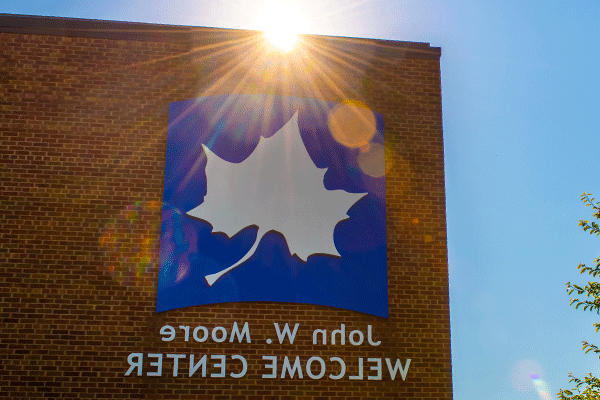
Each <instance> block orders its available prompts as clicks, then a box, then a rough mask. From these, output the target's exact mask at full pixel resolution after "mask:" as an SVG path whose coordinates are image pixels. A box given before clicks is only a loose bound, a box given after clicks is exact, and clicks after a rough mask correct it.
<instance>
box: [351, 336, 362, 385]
mask: <svg viewBox="0 0 600 400" xmlns="http://www.w3.org/2000/svg"><path fill="white" fill-rule="evenodd" d="M352 344H354V343H352ZM349 378H350V379H363V359H362V357H360V358H359V359H358V375H355V376H349Z"/></svg>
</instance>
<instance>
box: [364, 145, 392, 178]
mask: <svg viewBox="0 0 600 400" xmlns="http://www.w3.org/2000/svg"><path fill="white" fill-rule="evenodd" d="M384 153H385V149H384V147H383V145H381V144H379V143H371V144H370V145H367V146H363V147H361V151H360V154H359V155H358V166H359V167H360V169H361V170H362V172H364V173H365V174H367V175H369V176H372V177H373V178H380V177H382V176H384V175H385V158H384Z"/></svg>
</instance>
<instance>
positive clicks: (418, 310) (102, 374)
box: [0, 15, 452, 399]
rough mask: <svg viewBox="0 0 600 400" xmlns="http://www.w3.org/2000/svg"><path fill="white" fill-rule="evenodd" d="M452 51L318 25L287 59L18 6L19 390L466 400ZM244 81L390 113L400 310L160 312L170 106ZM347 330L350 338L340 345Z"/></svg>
mask: <svg viewBox="0 0 600 400" xmlns="http://www.w3.org/2000/svg"><path fill="white" fill-rule="evenodd" d="M439 58H440V49H439V48H435V47H430V46H429V44H426V43H409V42H397V41H383V40H370V39H354V38H339V37H323V36H312V35H307V36H303V37H302V38H301V39H300V43H299V44H298V45H297V47H296V49H295V50H294V51H292V52H291V53H290V54H280V53H278V52H276V51H274V50H273V49H271V47H270V46H269V45H268V43H266V42H265V40H264V39H263V36H262V34H261V33H259V32H252V31H239V30H229V29H215V28H196V27H182V26H166V25H150V24H138V23H124V22H107V21H91V20H75V19H63V18H45V17H27V16H13V15H1V16H0V165H1V167H0V185H1V186H0V188H1V189H0V264H1V265H2V268H1V269H0V316H1V318H2V325H1V328H0V343H1V345H0V357H1V359H2V363H1V365H2V374H1V377H0V397H2V398H11V399H19V398H123V399H131V398H144V399H146V398H147V399H163V398H164V399H175V398H177V399H184V398H185V399H191V398H194V399H206V398H215V399H275V398H281V399H284V398H294V399H296V398H298V399H313V398H319V399H325V398H327V399H340V398H344V399H359V398H365V399H366V398H372V399H375V398H378V399H379V398H381V399H384V398H386V399H387V398H398V399H405V398H415V399H451V398H452V380H451V372H452V371H451V355H450V318H449V304H448V268H447V247H446V219H445V190H444V158H443V155H444V154H443V153H444V151H443V137H442V107H441V84H440V63H439ZM231 93H248V94H253V93H256V94H275V95H284V96H301V97H308V98H316V99H322V100H327V101H333V102H339V103H341V102H344V101H348V100H351V101H357V100H358V101H360V102H362V103H364V104H366V105H367V106H368V107H369V108H370V109H372V110H374V111H377V112H378V113H380V114H382V115H383V116H384V119H385V157H386V160H385V161H386V176H385V179H386V192H387V197H386V207H387V220H386V222H387V238H388V243H387V246H388V247H387V249H388V250H387V254H388V256H387V260H388V261H387V262H388V299H389V318H381V317H375V316H371V315H366V314H361V313H357V312H352V311H347V310H342V309H336V308H331V307H324V306H315V305H305V304H291V303H271V302H260V303H225V304H215V305H204V306H197V307H188V308H184V309H177V310H171V311H165V312H161V313H156V311H155V310H156V282H157V273H158V271H157V268H156V267H144V268H141V269H140V268H139V266H140V265H143V266H148V265H150V266H156V265H158V250H159V239H160V221H161V212H160V204H161V201H162V196H163V180H164V168H165V146H166V134H167V125H168V122H167V117H168V115H167V114H168V106H169V104H170V103H171V102H175V101H180V100H184V99H192V98H194V97H198V96H209V95H222V94H231ZM111 235H112V236H111ZM115 263H116V264H115ZM245 323H247V324H248V327H249V332H251V336H252V339H251V342H250V343H248V341H247V340H246V338H244V340H238V339H239V338H240V337H241V336H243V333H242V328H243V326H244V324H245ZM275 323H277V324H279V325H281V326H283V325H284V324H285V323H288V324H289V326H290V328H293V327H294V326H295V324H299V329H298V332H297V334H296V336H295V339H294V341H293V343H290V342H289V341H284V342H283V343H282V344H278V345H276V346H274V345H268V344H267V340H268V338H270V337H273V338H275V336H274V335H273V332H274V325H275ZM342 324H343V325H344V332H345V335H347V336H348V337H346V339H347V340H346V343H345V344H344V345H342V344H340V343H339V342H338V344H335V345H334V344H331V343H329V341H328V345H323V344H322V343H321V342H320V340H321V338H322V336H320V335H321V333H320V332H323V331H325V330H326V331H327V332H328V333H327V335H328V336H327V338H328V340H329V339H330V335H331V333H332V332H333V331H334V330H340V331H341V326H342ZM167 326H170V327H173V329H172V330H171V329H170V328H169V327H167ZM180 326H181V327H184V328H180ZM199 326H202V327H204V328H201V329H200V330H197V329H196V328H197V327H199ZM236 326H237V329H238V330H239V331H240V335H239V336H238V338H237V339H236V340H234V341H229V338H228V339H227V340H224V341H221V338H222V337H223V335H225V334H229V335H230V337H231V336H233V333H232V329H233V330H235V327H236ZM185 327H190V328H185ZM219 327H222V328H219ZM215 328H216V329H215ZM204 329H206V332H208V334H209V335H210V334H213V335H215V336H212V338H213V339H212V340H211V339H209V340H206V341H203V342H199V341H196V340H193V339H192V335H193V332H194V330H196V332H201V333H202V332H205V330H204ZM352 331H360V332H362V334H363V335H364V338H365V340H364V343H362V344H360V345H353V344H351V343H350V341H351V339H350V337H349V335H350V332H352ZM173 332H174V333H173ZM186 332H187V335H188V340H187V341H186V340H185V337H186ZM315 332H317V333H315ZM368 332H371V336H372V337H371V338H372V341H373V342H375V341H377V342H379V341H380V342H381V343H380V344H379V345H377V346H373V345H370V344H369V343H368V341H367V335H368ZM172 333H173V334H174V339H173V340H166V339H170V338H171V336H172ZM315 335H316V337H317V338H318V339H319V340H318V341H316V343H315V340H314V337H315ZM338 335H339V336H338V337H341V333H338ZM357 335H358V334H357ZM248 336H249V335H248ZM357 337H358V336H355V337H354V339H356V338H357ZM215 338H216V339H215ZM338 340H339V339H338ZM355 341H356V340H355ZM138 354H143V361H142V358H139V357H138V356H137V355H138ZM159 355H160V356H159ZM191 355H194V356H195V361H192V360H190V358H191ZM204 355H206V361H205V362H204V363H200V364H198V363H199V361H200V360H201V358H202V357H203V356H204ZM236 356H238V357H236ZM239 356H241V357H243V359H244V361H242V360H241V358H240V357H239ZM286 357H287V359H286ZM296 357H298V358H296ZM275 358H276V359H277V362H278V364H277V368H274V367H273V366H272V365H273V364H274V362H275V361H274V360H275ZM409 359H410V364H408V361H407V360H409ZM286 360H287V361H286ZM295 360H299V361H298V363H299V364H298V365H299V367H298V368H299V369H300V370H301V371H299V369H296V370H293V367H294V365H295V364H294V363H295ZM320 360H321V361H323V362H324V364H321V361H320ZM340 360H343V361H340ZM398 360H399V361H398ZM138 362H139V363H141V364H140V366H139V368H138V366H137V363H138ZM286 362H287V363H288V364H287V366H286V364H285V363H286ZM342 362H343V365H345V371H342V369H343V368H342ZM396 362H399V363H400V364H399V368H398V364H396V369H394V363H396ZM388 363H389V365H388ZM159 364H161V365H162V370H160V366H159ZM175 364H178V373H177V374H175V368H174V366H175ZM307 364H309V368H308V369H307V368H306V365H307ZM190 365H198V369H197V370H195V371H193V373H192V371H191V369H190ZM203 368H206V371H205V372H204V373H203V371H202V369H203ZM282 368H283V369H284V370H285V368H288V369H287V375H285V374H284V375H283V377H282ZM192 369H193V368H192ZM361 371H362V372H361ZM394 371H395V372H394ZM128 372H129V374H128ZM148 372H150V373H148ZM292 372H293V374H292ZM300 372H302V373H303V375H302V377H300ZM321 372H322V374H321ZM342 372H344V373H343V374H342ZM138 374H139V376H138ZM190 375H191V376H190ZM203 375H205V376H203ZM271 375H275V377H270V376H271ZM338 377H339V378H338Z"/></svg>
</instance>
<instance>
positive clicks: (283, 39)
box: [259, 1, 303, 52]
mask: <svg viewBox="0 0 600 400" xmlns="http://www.w3.org/2000/svg"><path fill="white" fill-rule="evenodd" d="M259 29H260V30H262V31H263V32H264V33H265V36H266V38H267V39H268V40H269V42H271V44H273V46H275V47H276V48H278V49H279V50H281V51H283V52H288V51H290V50H292V49H293V48H294V45H295V44H296V42H297V41H298V35H299V34H300V32H301V30H302V29H303V18H302V12H301V10H300V8H299V7H298V5H297V4H295V3H291V2H286V1H266V2H265V4H264V8H263V11H262V14H261V16H260V19H259Z"/></svg>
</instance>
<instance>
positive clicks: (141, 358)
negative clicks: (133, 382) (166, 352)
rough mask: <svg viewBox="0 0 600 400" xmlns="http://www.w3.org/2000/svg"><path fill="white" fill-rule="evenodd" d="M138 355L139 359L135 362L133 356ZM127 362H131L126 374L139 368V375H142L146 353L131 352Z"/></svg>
mask: <svg viewBox="0 0 600 400" xmlns="http://www.w3.org/2000/svg"><path fill="white" fill-rule="evenodd" d="M134 357H137V361H136V362H134V361H133V358H134ZM127 362H128V363H129V369H128V370H127V372H126V373H125V376H129V375H131V373H132V372H133V369H134V368H137V376H142V365H143V362H144V353H131V354H130V355H129V356H127Z"/></svg>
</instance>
